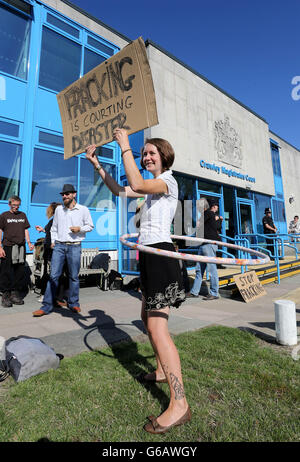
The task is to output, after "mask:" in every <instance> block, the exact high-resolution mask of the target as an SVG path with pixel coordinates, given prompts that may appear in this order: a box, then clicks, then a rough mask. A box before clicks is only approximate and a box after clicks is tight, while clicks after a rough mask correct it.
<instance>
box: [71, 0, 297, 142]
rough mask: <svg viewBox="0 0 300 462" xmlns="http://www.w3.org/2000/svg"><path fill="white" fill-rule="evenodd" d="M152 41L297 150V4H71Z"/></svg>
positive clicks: (282, 0)
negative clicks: (249, 110) (238, 102)
mask: <svg viewBox="0 0 300 462" xmlns="http://www.w3.org/2000/svg"><path fill="white" fill-rule="evenodd" d="M71 3H73V4H75V5H77V6H79V7H80V8H81V9H83V10H84V11H86V12H88V13H89V14H91V15H93V16H95V17H96V18H98V19H99V20H100V21H102V22H103V23H105V24H106V25H108V26H110V27H112V28H113V29H115V30H117V31H118V32H119V33H121V34H123V35H125V36H126V37H127V38H129V39H131V40H134V39H136V38H137V37H139V36H142V37H143V39H144V40H145V41H146V40H147V39H149V40H151V41H152V42H155V43H156V44H157V45H159V46H160V47H161V48H163V49H164V50H165V51H167V52H169V53H171V54H172V55H174V56H175V57H176V58H178V59H179V60H180V61H182V62H183V63H185V64H186V65H187V66H189V67H191V68H192V69H193V70H195V71H196V72H198V73H199V74H201V75H202V76H204V77H205V78H207V79H208V80H210V81H211V82H212V83H213V84H215V85H217V86H218V87H220V88H221V89H222V90H224V91H225V92H227V93H229V94H230V95H231V96H232V97H234V98H235V99H237V100H238V101H240V102H241V103H243V104H244V105H246V106H247V107H248V108H249V109H251V110H252V111H254V112H256V113H257V114H258V115H259V116H261V117H262V118H263V119H265V120H266V121H267V123H268V124H269V128H270V130H271V131H272V132H274V133H275V134H276V135H278V136H280V137H281V138H283V139H284V140H285V141H287V142H289V143H290V144H292V145H293V146H295V147H296V148H297V149H299V150H300V33H299V18H300V0H185V1H183V0H151V1H143V0H126V1H122V0H114V1H109V0H105V1H103V0H71Z"/></svg>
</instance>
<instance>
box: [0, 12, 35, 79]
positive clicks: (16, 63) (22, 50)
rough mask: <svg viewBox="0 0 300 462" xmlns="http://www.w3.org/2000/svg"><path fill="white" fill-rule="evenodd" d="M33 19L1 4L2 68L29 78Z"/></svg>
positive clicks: (22, 77)
mask: <svg viewBox="0 0 300 462" xmlns="http://www.w3.org/2000/svg"><path fill="white" fill-rule="evenodd" d="M30 26H31V21H30V20H29V19H26V18H24V17H22V16H19V15H18V14H17V13H14V12H12V11H10V10H8V9H6V8H3V7H1V6H0V70H1V71H3V72H6V73H7V74H11V75H13V76H15V77H19V78H21V79H26V78H27V64H28V54H29V41H30Z"/></svg>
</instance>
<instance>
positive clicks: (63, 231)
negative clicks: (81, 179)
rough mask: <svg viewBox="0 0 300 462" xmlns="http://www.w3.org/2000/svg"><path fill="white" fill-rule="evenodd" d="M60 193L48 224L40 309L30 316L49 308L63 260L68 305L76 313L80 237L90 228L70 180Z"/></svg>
mask: <svg viewBox="0 0 300 462" xmlns="http://www.w3.org/2000/svg"><path fill="white" fill-rule="evenodd" d="M60 194H61V195H62V199H63V203H64V205H62V206H58V207H57V208H56V210H55V214H54V219H53V224H52V227H51V247H52V248H53V254H52V260H51V272H50V279H49V281H48V284H47V288H46V292H45V295H44V300H43V305H42V307H41V309H40V310H37V311H34V312H33V316H35V317H40V316H44V315H45V314H49V313H50V312H51V311H52V310H53V304H54V302H55V297H56V292H57V287H58V281H59V277H60V275H61V273H62V271H63V267H64V264H65V262H67V265H68V272H69V295H68V304H67V305H68V307H69V308H70V310H71V311H73V312H74V313H79V312H80V311H81V310H80V304H79V277H78V273H79V270H80V256H81V241H82V240H83V239H84V238H85V234H86V233H87V232H89V231H92V229H93V228H94V225H93V221H92V218H91V214H90V212H89V209H88V208H87V207H85V206H84V205H80V204H78V203H77V202H76V190H75V189H74V186H73V185H71V184H65V185H64V187H63V190H62V192H61V193H60Z"/></svg>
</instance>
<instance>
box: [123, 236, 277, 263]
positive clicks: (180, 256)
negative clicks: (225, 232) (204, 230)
mask: <svg viewBox="0 0 300 462" xmlns="http://www.w3.org/2000/svg"><path fill="white" fill-rule="evenodd" d="M135 237H138V234H137V233H132V234H123V236H121V237H120V241H121V242H122V244H123V245H126V246H127V247H130V248H132V249H134V250H139V251H141V252H146V253H152V254H156V255H161V256H162V257H171V258H176V259H177V260H189V261H196V262H202V263H216V264H225V265H241V266H244V265H263V264H266V263H269V261H270V258H269V257H268V255H266V254H264V253H262V252H258V251H257V250H253V249H248V248H247V247H242V246H240V245H235V244H229V243H227V242H223V241H211V240H209V239H202V238H199V237H189V236H177V235H175V234H172V235H171V238H172V239H180V240H183V241H192V242H197V243H199V245H200V244H203V243H205V244H213V245H218V246H221V247H229V248H231V249H236V250H242V251H244V252H247V253H249V254H251V255H255V256H256V257H258V258H256V259H254V260H252V259H250V258H221V257H207V256H203V255H193V254H187V253H182V252H171V251H169V250H162V249H156V248H154V247H150V246H149V247H148V246H145V245H142V244H138V243H137V242H129V241H128V239H132V238H135Z"/></svg>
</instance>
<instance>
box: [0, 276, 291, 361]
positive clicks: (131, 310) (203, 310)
mask: <svg viewBox="0 0 300 462" xmlns="http://www.w3.org/2000/svg"><path fill="white" fill-rule="evenodd" d="M264 288H265V289H266V291H267V295H265V296H263V297H260V298H258V299H256V300H254V301H252V302H250V303H245V302H243V301H241V300H240V299H239V300H237V299H230V298H221V299H219V300H213V301H204V300H202V297H199V298H197V299H187V300H186V302H185V303H184V304H183V305H182V307H181V308H180V309H178V310H176V309H172V311H171V316H170V319H169V327H170V331H171V332H172V333H173V334H178V333H181V332H187V331H192V330H196V329H200V328H203V327H206V326H209V325H213V324H214V325H223V326H228V327H236V328H247V329H249V330H252V331H253V332H254V333H256V334H258V335H261V336H264V338H266V339H267V340H269V341H271V342H273V343H274V341H275V338H276V333H275V322H274V300H277V299H288V300H293V301H294V302H295V303H296V313H297V321H298V334H300V275H296V276H293V277H289V278H286V279H283V280H282V281H281V284H280V285H278V284H275V283H272V284H268V285H265V286H264ZM80 302H81V309H82V312H81V313H80V314H79V315H77V314H74V313H72V312H71V311H70V310H68V309H67V308H59V309H58V308H57V309H55V311H54V312H52V313H51V314H50V315H47V316H43V317H42V318H34V317H33V316H32V311H34V310H36V309H38V308H39V307H40V306H41V304H40V303H39V302H38V301H37V296H36V294H34V293H29V294H28V295H27V297H26V298H25V304H24V305H22V306H16V305H15V306H13V308H3V307H0V335H1V336H3V337H4V338H6V339H9V338H10V337H16V336H18V335H27V336H30V337H38V338H42V339H43V340H44V341H45V342H46V343H47V344H48V345H50V346H52V347H53V348H54V349H55V351H56V352H57V353H61V354H63V355H65V356H72V355H75V354H77V353H80V352H82V351H87V350H91V349H97V348H100V347H103V346H105V345H107V344H111V343H113V342H117V341H120V340H126V339H133V340H141V339H143V338H146V336H145V334H144V332H143V326H142V322H141V321H140V305H141V302H140V299H139V294H138V293H137V292H130V293H128V292H120V291H107V292H103V291H101V290H99V289H98V288H96V287H84V288H81V289H80ZM299 340H300V338H299Z"/></svg>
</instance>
